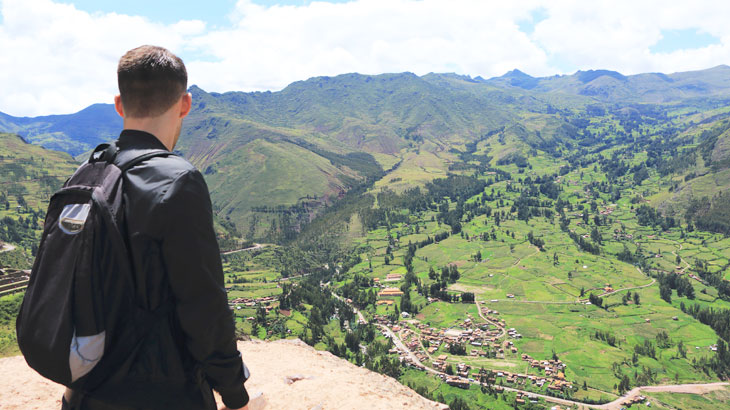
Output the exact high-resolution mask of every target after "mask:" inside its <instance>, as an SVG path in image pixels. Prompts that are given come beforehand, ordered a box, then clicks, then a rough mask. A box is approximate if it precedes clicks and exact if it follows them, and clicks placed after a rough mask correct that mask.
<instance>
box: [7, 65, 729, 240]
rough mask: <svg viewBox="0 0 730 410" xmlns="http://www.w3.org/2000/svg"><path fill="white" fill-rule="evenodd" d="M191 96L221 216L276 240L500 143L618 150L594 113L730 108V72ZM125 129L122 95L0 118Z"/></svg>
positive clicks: (37, 139) (508, 151)
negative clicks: (338, 208) (341, 206)
mask: <svg viewBox="0 0 730 410" xmlns="http://www.w3.org/2000/svg"><path fill="white" fill-rule="evenodd" d="M190 92H191V93H192V94H193V101H194V106H193V110H192V112H191V114H190V116H189V117H188V118H187V119H186V121H185V123H184V127H183V131H182V135H181V139H180V142H179V144H178V146H177V147H176V150H177V152H178V153H180V154H181V155H183V156H185V157H186V158H188V159H189V160H190V161H191V162H192V163H193V164H195V165H196V166H197V167H198V168H199V169H200V170H201V171H202V172H203V173H204V175H205V177H206V180H207V182H208V184H209V187H210V190H211V192H212V197H213V202H214V207H215V210H216V212H217V214H218V216H219V217H220V218H224V219H227V220H230V221H231V222H233V223H235V224H236V225H237V227H238V229H239V231H240V233H241V234H243V235H244V236H246V237H251V238H263V237H267V236H268V237H270V236H272V235H274V234H275V233H276V232H279V231H281V230H282V229H284V228H285V227H291V228H294V229H299V228H300V227H301V226H302V225H303V224H306V223H307V222H308V221H309V220H311V219H312V218H313V217H314V216H315V215H316V214H317V213H318V212H319V211H321V210H322V209H324V208H326V207H327V206H329V205H331V204H332V203H333V202H334V201H336V200H337V199H338V198H341V197H342V196H343V195H344V194H345V193H346V192H348V191H349V190H350V189H352V188H353V187H356V186H358V185H361V184H365V183H372V182H374V181H377V182H375V187H376V188H379V189H383V188H386V187H387V188H389V189H394V190H396V191H397V190H402V189H405V188H407V187H411V186H414V185H419V184H423V183H425V182H427V181H429V180H432V179H433V178H436V177H439V176H445V175H446V174H447V173H448V172H449V171H450V165H451V164H453V163H454V162H455V161H456V160H457V158H459V157H460V156H462V155H464V153H469V151H471V153H474V152H476V150H477V149H484V148H485V147H487V146H488V147H489V149H486V150H485V151H484V152H485V156H484V157H482V158H481V161H482V162H483V164H484V165H485V166H486V165H490V164H492V165H493V164H495V163H497V162H498V161H510V160H513V159H514V158H519V156H524V155H529V153H530V151H531V150H542V151H545V152H550V153H552V154H553V155H557V156H559V155H565V154H567V153H569V152H575V151H576V150H577V149H580V148H581V147H585V146H588V145H590V144H594V145H597V146H608V145H610V138H608V137H606V138H603V137H601V136H600V135H587V134H586V132H585V126H586V123H585V121H589V120H588V119H586V118H584V116H583V115H582V113H586V112H588V113H591V115H596V116H608V117H611V118H614V119H616V121H618V122H619V123H621V122H623V123H626V124H630V123H631V121H632V116H634V119H635V117H636V116H639V117H640V116H642V115H643V116H649V117H652V116H653V117H652V118H654V117H656V118H659V117H661V118H666V115H667V113H669V112H670V111H671V112H673V113H677V114H676V115H690V114H697V113H706V112H713V111H712V110H717V109H719V108H721V107H724V106H727V105H730V67H728V66H724V65H723V66H718V67H714V68H711V69H707V70H701V71H693V72H684V73H674V74H659V73H649V74H638V75H629V76H626V75H622V74H620V73H617V72H614V71H608V70H589V71H578V72H576V73H575V74H573V75H563V76H553V77H542V78H537V77H532V76H529V75H527V74H525V73H523V72H521V71H519V70H513V71H510V72H508V73H506V74H505V75H503V76H501V77H495V78H490V79H483V78H481V77H476V78H472V77H469V76H462V75H456V74H435V73H430V74H426V75H423V76H417V75H415V74H412V73H398V74H381V75H362V74H343V75H339V76H335V77H315V78H311V79H308V80H306V81H298V82H295V83H292V84H290V85H289V86H287V87H286V88H284V89H283V90H281V91H278V92H253V93H246V92H227V93H222V94H221V93H209V92H206V91H204V90H202V89H201V88H199V87H197V86H192V87H191V88H190ZM717 115H719V116H720V117H723V115H724V114H723V113H719V114H717ZM707 117H711V116H709V115H708V116H707ZM700 120H707V118H704V117H703V118H702V119H700ZM120 129H121V119H120V118H119V117H118V116H117V115H116V113H115V112H114V109H113V106H112V105H111V104H94V105H92V106H90V107H87V108H85V109H84V110H82V111H79V112H78V113H75V114H68V115H50V116H42V117H34V118H28V117H23V118H19V117H12V116H9V115H6V114H2V113H0V130H1V131H5V132H12V133H17V134H18V135H20V136H22V137H23V138H24V139H25V140H26V141H28V142H30V143H33V144H37V145H41V146H43V147H45V148H48V149H52V150H59V151H65V152H67V153H69V154H71V155H73V156H83V153H85V152H87V151H89V150H90V149H92V148H93V147H94V146H95V145H96V144H98V143H101V142H104V141H108V140H111V139H113V138H114V137H115V136H116V135H117V134H118V132H119V130H120ZM607 144H608V145H607ZM386 173H389V177H388V178H387V179H386V178H383V177H384V175H385V174H386Z"/></svg>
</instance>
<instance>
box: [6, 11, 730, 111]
mask: <svg viewBox="0 0 730 410" xmlns="http://www.w3.org/2000/svg"><path fill="white" fill-rule="evenodd" d="M729 16H730V2H722V1H716V0H695V1H692V2H688V1H672V0H662V1H657V0H641V1H637V0H629V1H626V0H611V1H603V0H595V1H585V0H549V1H548V0H510V1H504V0H500V1H494V0H327V1H311V0H206V1H205V2H202V1H201V2H192V1H180V0H177V1H170V0H125V1H118V0H116V1H106V0H0V112H4V113H6V114H10V115H14V116H38V115H49V114H66V113H73V112H76V111H79V110H81V109H83V108H84V107H87V106H89V105H91V104H94V103H111V102H112V101H113V97H114V95H115V94H116V93H117V88H116V65H117V62H118V60H119V57H121V56H122V55H123V54H124V53H125V52H126V51H127V50H129V49H132V48H134V47H136V46H139V45H142V44H154V45H159V46H163V47H166V48H168V49H170V50H171V51H172V52H174V53H176V54H178V55H179V56H180V57H181V58H182V59H183V60H184V61H185V64H186V66H187V69H188V77H189V84H190V85H192V84H196V85H198V86H199V87H201V88H203V89H204V90H206V91H214V92H226V91H266V90H270V91H278V90H281V89H282V88H284V87H286V86H287V85H288V84H290V83H292V82H294V81H300V80H306V79H308V78H310V77H315V76H333V75H337V74H343V73H351V72H358V73H363V74H380V73H390V72H405V71H409V72H413V73H415V74H417V75H423V74H427V73H429V72H454V73H458V74H463V75H471V76H473V77H476V76H481V77H484V78H489V77H494V76H500V75H502V74H504V73H506V72H507V71H509V70H512V69H515V68H517V69H519V70H521V71H524V72H526V73H527V74H530V75H533V76H551V75H556V74H557V75H565V74H572V73H574V72H575V71H577V70H589V69H608V70H616V71H619V72H621V73H623V74H638V73H643V72H663V73H673V72H680V71H689V70H700V69H705V68H710V67H714V66H717V65H720V64H730V24H728V17H729Z"/></svg>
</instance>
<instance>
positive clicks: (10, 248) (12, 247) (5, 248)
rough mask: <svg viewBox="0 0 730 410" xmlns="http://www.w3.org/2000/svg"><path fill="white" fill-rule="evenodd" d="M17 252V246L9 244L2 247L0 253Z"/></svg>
mask: <svg viewBox="0 0 730 410" xmlns="http://www.w3.org/2000/svg"><path fill="white" fill-rule="evenodd" d="M14 250H15V245H11V244H9V243H3V244H2V246H0V252H10V251H14Z"/></svg>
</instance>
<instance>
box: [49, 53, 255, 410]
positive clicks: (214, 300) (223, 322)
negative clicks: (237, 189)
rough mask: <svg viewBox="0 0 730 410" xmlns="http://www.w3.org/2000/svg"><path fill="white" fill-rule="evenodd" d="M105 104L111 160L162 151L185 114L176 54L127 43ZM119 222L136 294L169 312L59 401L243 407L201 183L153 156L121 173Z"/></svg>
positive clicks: (191, 170)
mask: <svg viewBox="0 0 730 410" xmlns="http://www.w3.org/2000/svg"><path fill="white" fill-rule="evenodd" d="M117 76H118V82H119V95H118V96H116V97H115V100H114V105H115V107H116V110H117V112H118V113H119V115H120V116H122V117H123V118H124V130H123V131H122V133H121V135H120V136H119V140H118V141H117V146H118V147H119V153H118V155H117V157H116V160H115V161H116V162H119V163H122V162H124V161H126V160H129V159H132V158H134V157H137V156H139V155H141V154H143V153H145V152H148V151H152V150H159V149H166V150H169V151H172V150H173V148H174V147H175V144H176V143H177V140H178V137H179V136H180V128H181V126H182V121H183V118H185V116H186V115H187V114H188V113H189V112H190V108H191V95H190V94H189V93H188V92H187V72H186V70H185V65H184V64H183V62H182V60H180V59H179V58H178V57H177V56H175V55H174V54H172V53H170V52H169V51H168V50H166V49H164V48H161V47H153V46H142V47H138V48H135V49H133V50H130V51H129V52H127V53H126V54H125V55H124V56H123V57H122V58H121V60H120V61H119V66H118V69H117ZM124 202H125V215H126V229H127V239H128V244H129V250H130V254H131V259H132V266H133V270H134V275H135V286H136V293H137V297H138V299H139V303H140V304H142V305H143V307H144V308H146V309H149V310H150V311H154V310H155V309H158V308H160V307H161V306H163V305H164V304H165V303H171V304H172V308H171V309H170V311H171V313H170V314H169V315H168V317H167V319H166V320H163V321H162V322H163V323H161V324H160V325H159V326H157V327H156V328H155V329H154V330H153V331H152V332H150V334H148V335H147V336H146V337H145V338H144V340H143V342H142V344H141V346H140V347H139V348H138V349H136V350H135V353H134V354H133V355H131V356H130V357H129V358H128V360H127V361H126V363H125V364H124V365H123V366H121V367H120V368H119V369H116V373H115V375H114V376H113V377H112V378H111V380H110V382H109V383H106V384H105V385H104V386H102V387H101V389H100V390H102V391H101V392H99V394H98V395H96V394H93V393H92V394H91V395H90V396H84V395H82V394H80V393H79V392H75V391H72V390H67V391H66V394H65V395H64V400H63V401H64V408H67V409H89V410H95V409H125V410H131V409H135V410H136V409H191V410H192V409H196V410H208V409H215V408H216V404H215V400H214V397H213V394H212V390H211V389H215V390H216V391H218V392H219V393H220V394H221V397H222V399H223V403H224V404H225V406H226V407H223V409H229V408H230V409H247V408H248V406H247V403H248V399H249V398H248V394H247V392H246V389H245V387H244V382H245V381H246V379H247V378H248V370H247V369H246V367H245V365H244V364H243V362H242V360H241V355H240V353H239V352H238V351H237V350H236V339H235V336H234V322H233V318H232V315H231V311H230V310H229V308H228V302H227V298H226V292H225V288H224V285H223V271H222V267H221V261H220V254H219V249H218V244H217V242H216V235H215V232H214V230H213V215H212V211H211V203H210V196H209V193H208V188H207V186H206V184H205V181H204V180H203V177H202V175H201V174H200V172H199V171H198V170H197V169H195V167H193V166H192V165H191V164H190V163H188V162H187V161H186V160H184V159H182V158H180V157H178V156H175V155H171V156H164V157H153V158H150V159H147V160H145V161H142V162H140V163H138V164H137V165H135V166H134V167H132V168H131V169H129V170H128V171H127V172H126V174H125V175H124Z"/></svg>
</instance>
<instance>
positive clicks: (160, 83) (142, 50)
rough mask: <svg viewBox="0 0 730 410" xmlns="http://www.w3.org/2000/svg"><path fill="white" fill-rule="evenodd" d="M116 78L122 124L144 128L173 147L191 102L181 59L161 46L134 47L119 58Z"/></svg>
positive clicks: (166, 144) (186, 74)
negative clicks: (122, 118)
mask: <svg viewBox="0 0 730 410" xmlns="http://www.w3.org/2000/svg"><path fill="white" fill-rule="evenodd" d="M117 81H118V83H119V95H117V96H116V97H115V99H114V105H115V106H116V109H117V112H118V113H119V115H121V116H122V117H124V128H125V129H137V130H142V131H147V132H149V133H150V134H153V135H154V136H156V137H157V138H158V139H159V140H160V141H161V142H162V143H163V144H165V146H166V147H167V148H168V149H170V150H172V149H173V148H174V147H175V144H176V143H177V139H178V137H179V136H180V129H181V127H182V119H183V118H185V116H186V115H187V114H188V113H189V112H190V108H191V105H192V100H191V96H190V94H189V93H188V92H186V90H187V86H188V73H187V71H186V70H185V64H183V62H182V60H181V59H180V58H179V57H177V56H176V55H174V54H172V53H171V52H170V51H168V50H167V49H164V48H162V47H155V46H141V47H137V48H135V49H133V50H129V51H128V52H127V53H126V54H124V55H123V56H122V58H121V59H120V60H119V66H118V67H117Z"/></svg>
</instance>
